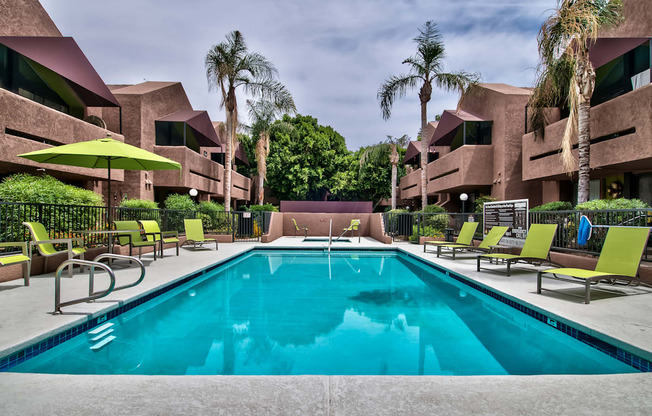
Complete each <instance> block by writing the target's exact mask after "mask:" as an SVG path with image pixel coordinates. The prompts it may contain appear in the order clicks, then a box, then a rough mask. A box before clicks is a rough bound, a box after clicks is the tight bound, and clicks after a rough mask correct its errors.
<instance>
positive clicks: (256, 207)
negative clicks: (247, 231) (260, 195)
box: [247, 204, 278, 212]
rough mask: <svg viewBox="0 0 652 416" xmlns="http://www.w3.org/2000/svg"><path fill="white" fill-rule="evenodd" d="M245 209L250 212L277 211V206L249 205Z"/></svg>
mask: <svg viewBox="0 0 652 416" xmlns="http://www.w3.org/2000/svg"><path fill="white" fill-rule="evenodd" d="M247 211H251V212H257V211H265V212H278V208H277V207H275V206H274V205H272V204H263V205H251V206H249V207H247Z"/></svg>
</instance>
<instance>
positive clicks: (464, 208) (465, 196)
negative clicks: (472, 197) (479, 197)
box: [460, 193, 469, 213]
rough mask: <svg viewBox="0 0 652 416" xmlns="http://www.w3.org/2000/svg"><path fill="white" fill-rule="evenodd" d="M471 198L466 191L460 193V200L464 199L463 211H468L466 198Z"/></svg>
mask: <svg viewBox="0 0 652 416" xmlns="http://www.w3.org/2000/svg"><path fill="white" fill-rule="evenodd" d="M467 199H469V196H468V195H467V194H465V193H461V194H460V201H462V213H465V212H466V200H467Z"/></svg>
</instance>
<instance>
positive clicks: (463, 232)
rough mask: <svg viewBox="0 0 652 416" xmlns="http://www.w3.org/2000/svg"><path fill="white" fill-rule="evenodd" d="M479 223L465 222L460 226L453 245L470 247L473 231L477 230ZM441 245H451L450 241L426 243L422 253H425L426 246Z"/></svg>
mask: <svg viewBox="0 0 652 416" xmlns="http://www.w3.org/2000/svg"><path fill="white" fill-rule="evenodd" d="M478 224H480V223H479V222H465V223H464V224H462V228H461V229H460V233H459V234H458V235H457V240H455V243H454V244H464V245H466V246H468V245H470V244H471V243H472V242H473V235H474V234H475V230H477V229H478ZM441 244H451V241H426V242H424V243H423V252H424V253H425V252H426V247H427V246H434V247H436V246H438V245H441Z"/></svg>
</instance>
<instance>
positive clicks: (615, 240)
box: [537, 227, 650, 304]
mask: <svg viewBox="0 0 652 416" xmlns="http://www.w3.org/2000/svg"><path fill="white" fill-rule="evenodd" d="M649 234H650V229H649V228H648V227H610V228H609V231H607V237H606V238H605V240H604V244H603V246H602V251H601V252H600V257H599V258H598V263H597V264H596V265H595V270H586V269H576V268H559V269H548V270H541V271H539V272H538V273H537V293H541V290H550V289H543V288H542V287H541V278H542V277H545V278H550V279H557V280H563V281H565V282H573V283H579V284H583V285H584V288H585V289H584V303H586V304H588V303H589V302H590V301H591V285H596V284H598V283H600V281H602V280H605V281H607V282H608V283H611V284H615V283H617V282H618V281H623V282H627V284H628V285H629V284H631V283H636V284H638V283H639V281H640V277H639V276H638V266H639V265H640V263H641V257H642V256H643V250H645V246H646V244H647V239H648V236H649ZM557 275H562V276H569V277H572V279H567V278H562V277H559V276H557Z"/></svg>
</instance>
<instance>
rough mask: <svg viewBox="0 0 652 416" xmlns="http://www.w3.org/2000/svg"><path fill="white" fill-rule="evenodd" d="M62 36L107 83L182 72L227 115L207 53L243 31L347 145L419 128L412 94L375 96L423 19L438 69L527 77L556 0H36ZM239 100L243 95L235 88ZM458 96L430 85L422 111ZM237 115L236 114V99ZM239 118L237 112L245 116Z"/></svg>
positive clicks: (396, 70)
mask: <svg viewBox="0 0 652 416" xmlns="http://www.w3.org/2000/svg"><path fill="white" fill-rule="evenodd" d="M41 3H42V4H43V6H44V7H45V9H46V10H47V11H48V13H49V14H50V16H51V17H52V19H53V20H54V22H55V23H56V25H57V26H58V27H59V30H60V31H61V32H62V33H63V35H64V36H73V37H74V38H75V40H76V41H77V43H78V44H79V45H80V47H81V48H82V50H83V51H84V53H85V54H86V56H87V57H88V58H89V60H90V61H91V63H92V64H93V66H94V67H95V69H96V70H97V71H98V72H99V74H100V76H102V78H103V79H104V81H105V82H106V83H107V84H135V83H139V82H143V81H144V80H147V81H180V82H181V83H182V84H183V86H184V88H185V90H186V93H187V94H188V97H189V98H190V102H191V104H192V106H193V107H194V108H195V109H196V110H208V112H209V114H210V116H211V118H212V119H213V120H224V110H223V109H220V108H219V102H220V97H219V96H218V94H217V93H215V92H210V93H209V91H208V87H207V82H206V75H205V70H204V57H205V55H206V52H207V51H208V50H209V49H210V47H211V45H214V44H217V43H219V42H221V41H222V40H224V38H225V35H226V34H227V33H228V32H230V31H232V30H240V31H241V32H242V34H243V35H244V37H245V40H246V42H247V44H248V46H249V49H250V50H252V51H257V52H260V53H262V54H263V55H264V56H265V57H267V58H268V59H269V60H270V61H272V62H273V63H274V64H275V65H276V67H277V69H278V71H279V74H280V80H281V82H283V83H284V84H285V85H286V86H287V87H288V88H289V90H290V91H291V92H292V94H293V96H294V100H295V102H296V104H297V108H298V110H299V112H300V113H301V114H309V115H312V116H314V117H316V118H318V119H319V122H320V123H321V124H324V125H330V126H332V127H333V128H334V129H335V130H337V131H338V132H339V133H340V134H342V135H343V136H344V137H345V138H346V143H347V146H348V148H349V149H350V150H354V149H357V148H358V147H360V146H365V145H369V144H373V143H377V142H378V141H380V140H384V139H385V138H386V136H387V135H392V136H402V135H403V134H408V135H409V136H410V137H412V138H414V137H416V135H417V133H418V130H419V127H420V109H419V101H418V98H417V91H416V90H415V91H414V92H412V93H409V94H408V95H407V96H406V97H405V98H403V99H401V100H398V101H396V102H395V104H394V107H393V111H392V117H391V118H390V119H389V120H388V121H384V120H383V119H382V117H381V115H380V109H379V106H378V101H377V99H376V93H377V91H378V87H379V86H380V85H381V84H382V82H383V81H384V80H385V79H386V78H387V77H389V76H390V75H394V74H402V73H405V71H406V66H405V65H402V64H401V62H402V61H403V59H405V58H407V57H409V56H411V55H413V54H414V51H415V48H414V43H413V42H412V39H413V38H414V37H415V36H416V35H417V28H419V27H420V26H422V25H423V24H424V23H425V22H426V21H427V20H434V21H435V22H437V24H438V25H439V27H440V30H441V32H442V35H443V37H444V43H445V45H446V55H447V56H446V59H445V70H446V71H453V70H460V69H464V70H466V71H469V72H480V73H481V75H482V80H483V82H502V83H506V84H511V85H515V86H525V87H529V86H532V84H533V80H534V72H535V71H534V70H535V66H536V64H537V50H536V34H537V31H538V29H539V28H540V27H541V23H542V22H543V20H544V19H545V17H547V16H548V15H549V14H550V13H551V10H552V9H553V8H554V7H555V6H556V0H492V1H485V0H457V1H450V0H295V1H289V0H276V1H270V0H240V1H228V2H227V1H222V0H213V1H206V0H185V1H179V0H111V1H97V0H95V1H89V0H41ZM239 103H240V106H243V105H244V97H240V101H239ZM456 103H457V97H456V96H455V95H453V94H449V93H446V92H444V91H438V90H435V91H434V93H433V98H432V100H431V101H430V103H429V105H428V119H429V120H434V118H435V115H437V114H440V113H441V112H442V111H443V110H445V109H454V108H455V105H456ZM240 114H243V115H244V114H245V111H244V108H242V109H241V110H240ZM245 122H246V120H245Z"/></svg>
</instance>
